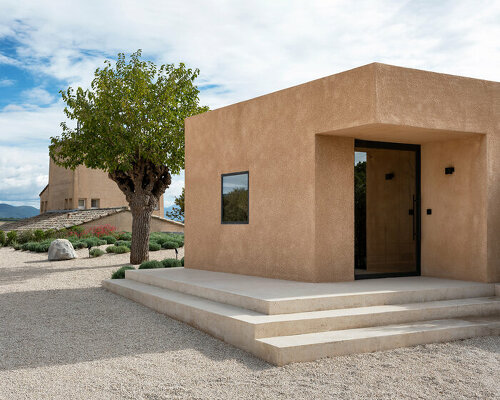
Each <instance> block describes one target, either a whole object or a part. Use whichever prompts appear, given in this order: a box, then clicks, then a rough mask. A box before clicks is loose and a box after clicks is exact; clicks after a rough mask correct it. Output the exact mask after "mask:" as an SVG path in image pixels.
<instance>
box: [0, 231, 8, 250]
mask: <svg viewBox="0 0 500 400" xmlns="http://www.w3.org/2000/svg"><path fill="white" fill-rule="evenodd" d="M6 240H7V239H6V237H5V232H4V231H0V246H3V245H5V241H6Z"/></svg>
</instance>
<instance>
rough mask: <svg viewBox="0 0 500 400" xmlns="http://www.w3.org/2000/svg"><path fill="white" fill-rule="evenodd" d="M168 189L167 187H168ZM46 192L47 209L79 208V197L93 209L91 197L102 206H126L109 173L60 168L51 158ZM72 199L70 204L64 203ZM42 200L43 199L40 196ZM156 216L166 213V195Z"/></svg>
mask: <svg viewBox="0 0 500 400" xmlns="http://www.w3.org/2000/svg"><path fill="white" fill-rule="evenodd" d="M167 190H168V189H167ZM45 192H46V193H47V194H46V193H44V194H43V196H44V198H45V197H47V199H48V200H47V201H48V204H47V210H64V209H75V208H78V200H79V199H85V204H86V208H91V200H92V199H99V208H111V207H127V206H128V203H127V200H126V199H125V195H124V194H123V193H122V191H121V190H120V189H119V188H118V186H117V184H116V183H115V182H113V181H112V180H111V179H109V178H108V174H107V173H106V172H104V171H101V170H97V169H90V168H87V167H85V166H80V167H78V168H76V170H75V171H71V170H69V169H65V168H61V167H58V166H57V165H55V163H54V162H53V161H52V159H51V160H50V164H49V187H48V188H47V189H46V191H45ZM65 199H71V203H67V202H65ZM41 201H42V199H41ZM153 215H156V216H158V217H163V216H164V208H163V195H162V196H161V198H160V204H159V209H158V210H156V211H154V213H153Z"/></svg>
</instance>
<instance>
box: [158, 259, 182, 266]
mask: <svg viewBox="0 0 500 400" xmlns="http://www.w3.org/2000/svg"><path fill="white" fill-rule="evenodd" d="M161 263H162V265H163V268H175V267H182V264H181V260H176V259H175V258H165V259H164V260H162V262H161Z"/></svg>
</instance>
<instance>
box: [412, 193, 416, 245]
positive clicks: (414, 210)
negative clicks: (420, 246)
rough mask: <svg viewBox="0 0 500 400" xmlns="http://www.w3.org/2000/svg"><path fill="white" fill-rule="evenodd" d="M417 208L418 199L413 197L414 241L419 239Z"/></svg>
mask: <svg viewBox="0 0 500 400" xmlns="http://www.w3.org/2000/svg"><path fill="white" fill-rule="evenodd" d="M416 208H417V197H416V196H415V195H413V212H412V214H411V215H412V223H413V240H415V239H417V221H416V217H417V213H416Z"/></svg>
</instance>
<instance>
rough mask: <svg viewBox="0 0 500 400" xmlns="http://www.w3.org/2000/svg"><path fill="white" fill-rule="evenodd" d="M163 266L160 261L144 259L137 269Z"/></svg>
mask: <svg viewBox="0 0 500 400" xmlns="http://www.w3.org/2000/svg"><path fill="white" fill-rule="evenodd" d="M154 268H165V267H164V266H163V264H162V263H161V262H160V261H144V262H143V263H142V264H141V265H139V269H154Z"/></svg>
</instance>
